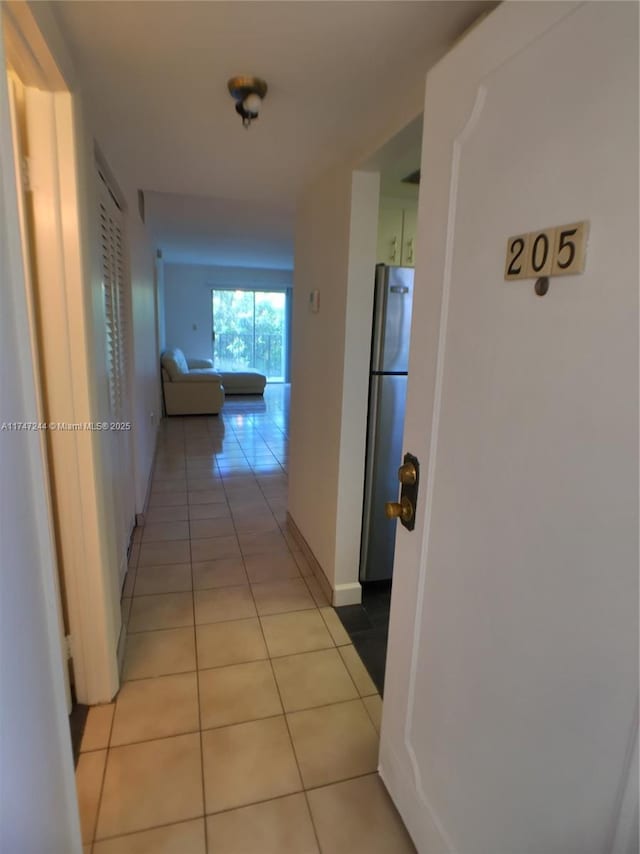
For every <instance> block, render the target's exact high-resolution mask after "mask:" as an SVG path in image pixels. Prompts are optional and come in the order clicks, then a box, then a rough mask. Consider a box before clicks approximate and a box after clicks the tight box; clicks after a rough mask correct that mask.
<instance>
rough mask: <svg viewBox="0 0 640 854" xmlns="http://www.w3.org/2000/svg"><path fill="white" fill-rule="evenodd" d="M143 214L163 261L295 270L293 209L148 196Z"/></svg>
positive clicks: (260, 203)
mask: <svg viewBox="0 0 640 854" xmlns="http://www.w3.org/2000/svg"><path fill="white" fill-rule="evenodd" d="M145 213H146V218H147V221H148V222H149V223H150V224H151V226H152V228H153V232H154V237H155V239H156V241H157V245H158V246H160V247H161V248H162V257H163V258H164V260H165V261H169V262H172V263H175V264H215V265H216V266H220V267H236V266H241V267H262V268H269V269H278V270H290V269H292V267H293V245H292V244H293V239H292V234H293V213H292V212H291V211H289V210H280V209H278V208H277V207H275V206H273V205H271V204H269V203H267V202H246V201H243V200H238V199H220V198H212V197H209V196H182V195H177V194H172V193H145ZM239 223H241V227H239Z"/></svg>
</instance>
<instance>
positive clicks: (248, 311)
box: [211, 288, 288, 383]
mask: <svg viewBox="0 0 640 854" xmlns="http://www.w3.org/2000/svg"><path fill="white" fill-rule="evenodd" d="M211 298H212V311H213V315H212V316H213V364H214V366H215V367H216V368H218V370H220V371H242V370H247V369H250V368H253V369H254V370H257V371H260V373H262V374H265V375H266V377H267V379H268V380H269V382H276V383H277V382H286V379H287V349H288V347H287V327H288V323H287V315H288V312H287V292H286V291H246V290H236V291H234V290H228V289H222V288H215V289H214V290H213V291H212V293H211Z"/></svg>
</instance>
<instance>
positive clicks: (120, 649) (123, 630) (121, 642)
mask: <svg viewBox="0 0 640 854" xmlns="http://www.w3.org/2000/svg"><path fill="white" fill-rule="evenodd" d="M126 645H127V627H126V626H125V624H124V623H122V625H121V626H120V637H119V638H118V646H117V651H116V657H117V660H118V676H119V678H120V681H122V668H123V666H124V652H125V647H126Z"/></svg>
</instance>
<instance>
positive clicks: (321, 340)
mask: <svg viewBox="0 0 640 854" xmlns="http://www.w3.org/2000/svg"><path fill="white" fill-rule="evenodd" d="M361 214H362V216H360V215H361ZM377 219H378V176H377V175H367V174H365V173H354V172H353V170H352V169H351V168H347V167H345V168H338V169H335V170H333V171H332V172H331V173H329V174H328V175H324V176H323V177H322V179H321V180H319V181H318V182H317V183H315V184H314V185H313V186H312V187H310V188H309V189H308V191H307V192H306V193H305V194H304V196H303V197H302V198H301V200H300V204H299V207H298V211H297V216H296V235H295V259H296V263H295V270H294V282H295V286H294V291H293V296H294V298H293V357H292V386H291V416H290V437H291V438H290V442H291V446H290V458H291V459H290V466H289V513H290V514H291V517H292V518H293V520H294V522H295V523H296V525H297V527H298V529H299V530H300V532H301V533H302V534H303V536H304V538H305V540H306V541H307V543H308V545H309V547H310V548H311V550H312V551H313V553H314V555H315V557H316V559H317V560H318V562H319V563H320V565H321V567H322V569H323V571H324V573H325V575H326V576H327V579H328V581H329V583H330V584H331V586H332V588H333V589H334V601H335V603H336V604H338V603H340V604H346V601H347V600H348V601H359V597H360V585H359V583H358V553H359V549H360V524H361V517H362V482H363V472H364V442H365V432H366V407H367V377H368V362H369V341H370V334H371V310H372V302H373V286H372V282H373V267H374V265H375V252H376V247H375V243H376V233H377ZM313 290H318V291H319V294H320V301H319V305H320V307H319V311H318V312H317V313H314V312H313V311H312V310H311V307H310V304H309V294H310V292H311V291H313ZM342 514H346V515H345V516H344V517H343V516H342ZM340 588H342V589H343V590H346V589H350V590H351V593H350V594H348V595H347V599H344V598H341V596H340Z"/></svg>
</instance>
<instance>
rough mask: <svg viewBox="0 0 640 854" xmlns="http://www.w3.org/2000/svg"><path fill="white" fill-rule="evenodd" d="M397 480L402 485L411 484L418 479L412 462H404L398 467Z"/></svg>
mask: <svg viewBox="0 0 640 854" xmlns="http://www.w3.org/2000/svg"><path fill="white" fill-rule="evenodd" d="M398 480H399V481H400V483H401V484H402V485H403V486H413V485H414V484H415V482H416V481H417V480H418V472H417V470H416V467H415V465H414V464H413V463H412V462H408V463H404V464H403V465H401V466H400V468H399V469H398Z"/></svg>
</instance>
